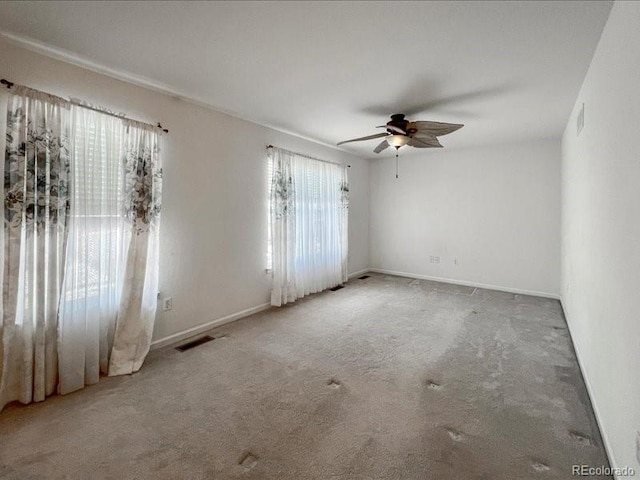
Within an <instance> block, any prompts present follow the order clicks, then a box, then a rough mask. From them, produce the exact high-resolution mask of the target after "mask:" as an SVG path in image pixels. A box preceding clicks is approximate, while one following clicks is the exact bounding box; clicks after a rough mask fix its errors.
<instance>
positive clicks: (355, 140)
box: [337, 132, 389, 145]
mask: <svg viewBox="0 0 640 480" xmlns="http://www.w3.org/2000/svg"><path fill="white" fill-rule="evenodd" d="M387 135H389V134H388V133H387V132H384V133H376V134H375V135H369V136H368V137H360V138H352V139H351V140H345V141H344V142H339V143H338V144H337V145H344V144H345V143H351V142H362V141H364V140H373V139H374V138H382V137H386V136H387Z"/></svg>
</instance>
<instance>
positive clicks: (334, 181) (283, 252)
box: [267, 148, 349, 305]
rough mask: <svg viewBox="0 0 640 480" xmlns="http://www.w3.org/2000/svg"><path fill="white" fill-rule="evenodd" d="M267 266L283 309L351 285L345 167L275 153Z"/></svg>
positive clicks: (275, 296) (271, 160)
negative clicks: (311, 295) (347, 283)
mask: <svg viewBox="0 0 640 480" xmlns="http://www.w3.org/2000/svg"><path fill="white" fill-rule="evenodd" d="M270 150H271V152H270V154H269V163H268V167H267V172H268V182H269V194H270V195H269V207H268V209H269V230H268V241H267V256H268V261H267V263H268V264H269V265H270V266H271V267H272V269H273V278H274V292H273V294H272V303H273V304H274V305H279V304H281V303H286V302H287V301H292V300H295V298H297V297H301V296H303V295H306V294H308V293H314V292H318V291H321V290H324V289H325V288H329V287H333V286H335V285H337V284H340V283H342V282H344V281H346V269H347V248H348V245H347V237H348V231H347V221H348V215H347V214H348V210H347V208H348V190H349V189H348V182H347V172H346V168H345V167H344V166H342V165H337V164H334V163H330V162H324V161H320V160H315V159H311V158H309V157H305V156H302V155H298V154H295V153H292V152H288V151H286V150H282V149H276V148H272V149H270Z"/></svg>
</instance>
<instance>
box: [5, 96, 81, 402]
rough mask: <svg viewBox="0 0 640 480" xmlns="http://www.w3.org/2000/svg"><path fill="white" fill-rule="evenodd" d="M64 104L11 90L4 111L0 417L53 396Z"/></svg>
mask: <svg viewBox="0 0 640 480" xmlns="http://www.w3.org/2000/svg"><path fill="white" fill-rule="evenodd" d="M68 117H69V105H68V103H67V102H65V101H64V100H63V99H61V98H57V97H54V96H52V95H47V94H45V93H42V92H37V91H35V90H31V89H28V88H26V87H19V86H16V87H15V88H14V89H13V90H12V92H11V95H10V96H9V103H8V106H7V132H6V138H7V144H6V152H5V164H4V165H5V172H4V174H5V182H4V188H5V189H4V197H5V198H4V272H3V273H4V277H3V291H2V300H3V304H2V317H1V319H0V410H1V409H2V407H4V405H5V404H7V403H8V402H11V401H14V400H19V401H20V402H22V403H29V402H32V401H36V402H37V401H42V400H44V399H45V397H46V396H47V395H50V394H52V393H53V392H54V391H55V387H56V382H57V376H58V363H57V350H56V338H57V328H58V317H57V308H58V299H59V298H60V288H61V283H62V273H63V265H64V251H65V239H66V232H67V217H68V209H69V197H68V184H69V148H68V147H69V144H68V137H69V128H68V126H69V125H68Z"/></svg>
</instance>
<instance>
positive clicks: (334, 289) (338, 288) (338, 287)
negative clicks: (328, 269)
mask: <svg viewBox="0 0 640 480" xmlns="http://www.w3.org/2000/svg"><path fill="white" fill-rule="evenodd" d="M341 288H344V285H338V286H337V287H333V288H330V289H329V290H331V291H332V292H335V291H337V290H340V289H341Z"/></svg>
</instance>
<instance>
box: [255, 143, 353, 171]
mask: <svg viewBox="0 0 640 480" xmlns="http://www.w3.org/2000/svg"><path fill="white" fill-rule="evenodd" d="M267 148H278V149H280V150H283V151H285V152H288V153H293V154H294V155H299V156H301V157H304V158H308V159H310V160H315V161H316V162H322V163H330V164H331V165H342V166H344V165H343V164H342V163H336V162H330V161H329V160H322V159H320V158H315V157H311V156H309V155H305V154H304V153H299V152H294V151H292V150H287V149H286V148H280V147H275V146H273V145H267ZM346 166H347V167H348V168H351V165H346Z"/></svg>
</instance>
